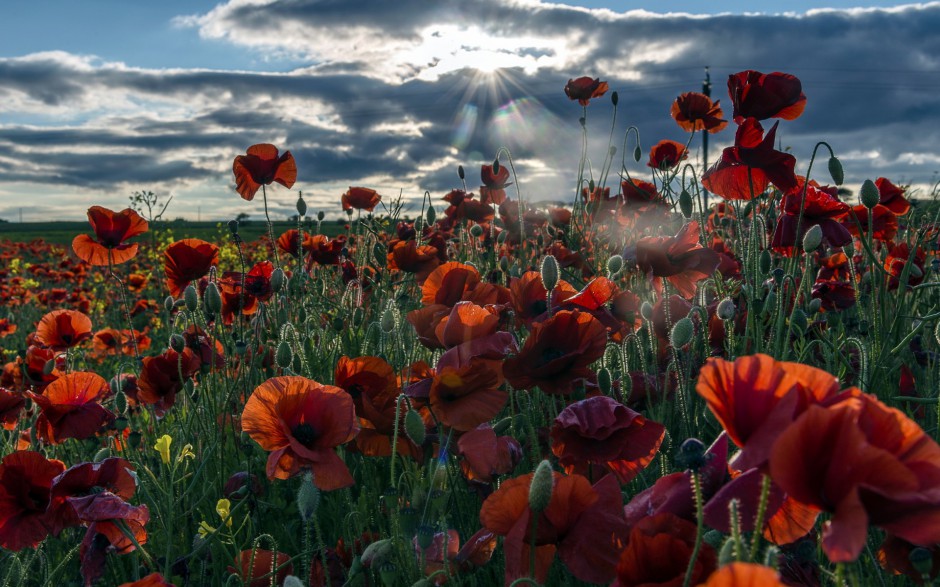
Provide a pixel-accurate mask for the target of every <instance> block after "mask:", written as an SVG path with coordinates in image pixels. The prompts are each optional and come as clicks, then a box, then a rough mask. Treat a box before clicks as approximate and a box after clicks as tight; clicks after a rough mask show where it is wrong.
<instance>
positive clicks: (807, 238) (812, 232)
mask: <svg viewBox="0 0 940 587" xmlns="http://www.w3.org/2000/svg"><path fill="white" fill-rule="evenodd" d="M822 238H823V233H822V228H821V227H820V226H819V225H818V224H814V225H812V226H810V227H809V230H807V231H806V234H804V235H803V250H804V251H805V252H807V253H812V252H813V251H815V250H816V249H818V248H819V245H821V244H822Z"/></svg>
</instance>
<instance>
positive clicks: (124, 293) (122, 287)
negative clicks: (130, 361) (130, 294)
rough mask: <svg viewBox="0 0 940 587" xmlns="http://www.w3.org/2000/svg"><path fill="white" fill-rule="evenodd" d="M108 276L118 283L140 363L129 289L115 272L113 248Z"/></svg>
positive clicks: (109, 255)
mask: <svg viewBox="0 0 940 587" xmlns="http://www.w3.org/2000/svg"><path fill="white" fill-rule="evenodd" d="M108 274H109V275H110V276H111V279H113V280H114V281H116V282H117V284H118V291H120V292H121V305H122V306H123V307H124V318H125V319H126V320H127V327H128V328H129V329H130V331H131V332H130V337H131V344H132V345H133V347H134V358H135V359H137V362H138V363H139V362H140V350H139V349H138V348H137V336H136V335H135V334H134V323H133V322H132V321H131V311H130V308H128V306H127V288H126V287H125V285H124V281H122V280H121V278H120V277H118V276H117V273H115V272H114V253H113V251H112V250H111V248H108Z"/></svg>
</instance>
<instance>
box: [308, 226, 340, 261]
mask: <svg viewBox="0 0 940 587" xmlns="http://www.w3.org/2000/svg"><path fill="white" fill-rule="evenodd" d="M304 246H308V245H307V243H305V244H304ZM309 246H310V252H309V255H310V258H309V260H308V264H311V265H312V264H313V263H318V264H320V265H339V258H340V257H341V256H342V255H343V250H344V249H345V247H346V235H342V234H341V235H339V236H338V237H336V238H333V239H331V238H327V237H326V236H324V235H322V234H315V235H313V237H312V238H311V239H310V243H309ZM308 268H309V267H308Z"/></svg>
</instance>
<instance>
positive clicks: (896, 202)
mask: <svg viewBox="0 0 940 587" xmlns="http://www.w3.org/2000/svg"><path fill="white" fill-rule="evenodd" d="M875 187H877V188H878V195H879V196H880V198H879V201H878V203H879V204H881V205H882V206H884V207H886V208H887V209H888V210H891V211H892V212H894V213H895V214H897V215H898V216H904V215H905V214H907V213H908V212H910V210H911V203H910V202H908V201H907V198H906V197H904V190H903V189H902V188H900V187H898V186H896V185H894V184H893V183H891V181H890V180H889V179H887V178H885V177H879V178H878V179H876V180H875Z"/></svg>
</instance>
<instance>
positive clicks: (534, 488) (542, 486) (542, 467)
mask: <svg viewBox="0 0 940 587" xmlns="http://www.w3.org/2000/svg"><path fill="white" fill-rule="evenodd" d="M554 482H555V475H554V474H553V472H552V464H551V463H549V462H548V461H547V460H543V461H542V462H541V463H539V466H538V467H536V468H535V474H534V475H533V476H532V483H531V484H530V485H529V509H531V510H532V511H533V512H535V513H542V512H544V511H545V510H546V509H547V508H548V504H550V503H551V501H552V485H553V484H554Z"/></svg>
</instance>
